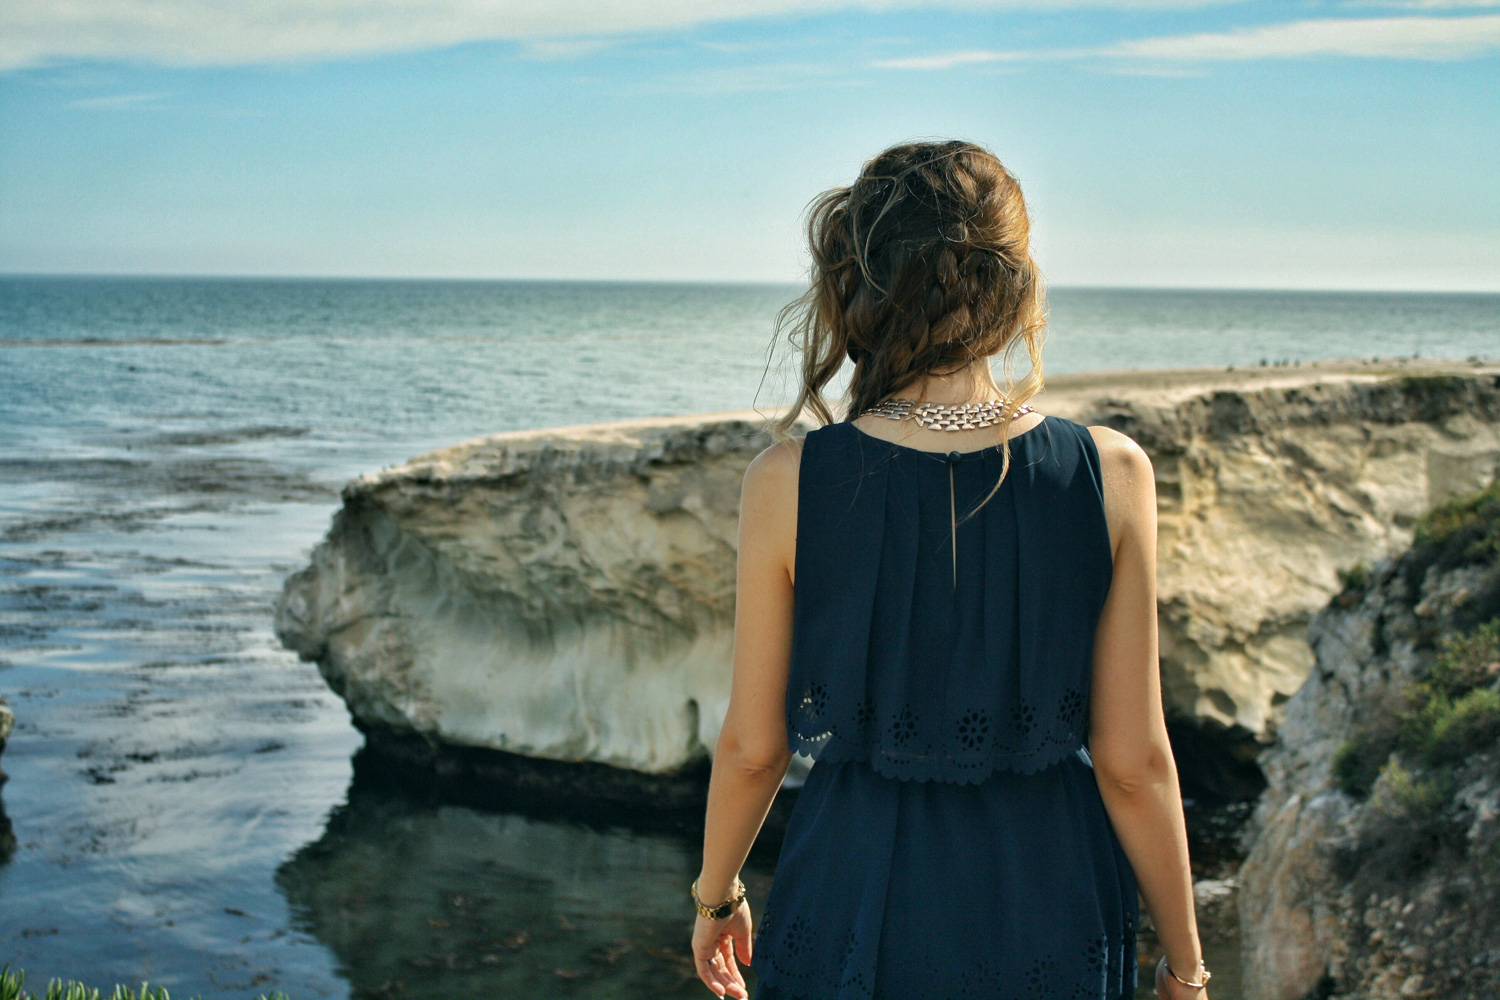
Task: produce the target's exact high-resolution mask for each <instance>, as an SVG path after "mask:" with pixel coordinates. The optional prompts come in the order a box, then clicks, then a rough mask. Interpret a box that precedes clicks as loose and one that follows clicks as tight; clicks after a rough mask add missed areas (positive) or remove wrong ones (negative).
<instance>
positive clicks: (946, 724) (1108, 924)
mask: <svg viewBox="0 0 1500 1000" xmlns="http://www.w3.org/2000/svg"><path fill="white" fill-rule="evenodd" d="M1010 447H1011V465H1010V469H1009V471H1008V472H1007V474H1006V478H1005V481H1004V483H1003V484H1002V485H1001V487H1000V489H999V491H998V492H997V493H996V494H995V495H994V496H993V497H991V498H990V499H989V500H988V502H987V503H985V504H984V505H983V507H981V508H980V509H979V512H978V513H977V514H974V515H973V516H971V517H969V518H968V519H967V520H963V517H964V514H965V513H966V512H967V511H968V510H969V508H970V507H972V506H974V505H975V504H977V503H978V502H979V501H980V500H981V499H983V498H984V496H985V495H986V494H987V493H988V492H989V490H990V488H991V487H992V486H993V485H994V483H995V480H996V479H998V478H999V475H1000V466H1001V450H1000V447H999V446H991V447H989V448H985V449H983V450H979V451H968V452H959V451H954V452H947V453H940V452H930V451H925V450H919V449H915V448H909V447H907V446H904V445H898V444H895V443H893V442H889V441H885V440H883V439H881V438H877V437H874V436H873V435H870V434H867V433H865V432H864V431H862V430H860V429H859V428H857V427H855V426H854V424H852V423H850V422H848V421H843V422H838V423H832V424H828V425H826V426H823V427H819V428H817V429H815V430H812V431H810V432H808V434H807V436H806V438H805V439H804V443H803V448H802V459H801V463H802V464H801V472H800V474H799V490H800V493H799V498H798V505H797V506H798V511H797V550H796V577H795V581H794V582H795V587H794V591H795V610H794V620H793V627H792V658H791V669H790V675H789V679H788V684H787V695H786V713H787V740H788V745H789V747H790V748H791V749H792V750H794V751H798V752H801V753H804V754H808V755H810V756H811V757H812V758H813V759H814V763H813V765H812V767H811V769H810V771H809V772H808V775H807V779H806V781H805V782H804V784H803V786H802V788H801V790H800V792H799V793H798V796H797V801H796V803H795V805H794V807H793V809H792V813H791V815H790V816H789V817H788V821H787V827H786V831H785V833H784V835H783V840H782V845H781V851H780V856H779V859H778V861H777V867H776V872H775V876H774V878H773V880H772V883H771V889H770V891H769V893H768V895H767V898H766V901H765V903H764V905H763V907H762V912H761V914H760V918H759V922H758V925H757V927H756V929H755V939H754V948H753V954H752V964H751V970H752V971H753V972H754V974H755V992H754V997H755V998H756V1000H959V998H969V997H984V998H996V1000H999V998H1005V1000H1009V998H1018V1000H1019V998H1050V1000H1130V998H1132V997H1134V995H1135V989H1136V973H1137V958H1136V921H1137V918H1138V915H1139V914H1138V909H1137V907H1138V902H1139V901H1138V897H1137V890H1136V882H1135V875H1134V872H1133V871H1132V869H1131V866H1130V862H1129V860H1128V858H1127V857H1126V856H1125V853H1124V851H1123V850H1122V848H1121V846H1120V843H1119V841H1118V840H1117V839H1116V837H1115V833H1114V830H1113V827H1112V826H1111V825H1110V822H1109V817H1108V814H1107V813H1106V812H1105V809H1104V803H1103V800H1102V799H1101V797H1100V794H1099V789H1098V786H1097V784H1096V783H1095V779H1094V772H1093V764H1092V761H1091V760H1090V758H1089V755H1088V750H1087V747H1086V739H1087V732H1088V710H1089V678H1090V673H1091V668H1092V651H1093V641H1094V632H1095V628H1096V626H1097V623H1098V619H1099V613H1100V611H1101V609H1102V605H1103V602H1104V598H1105V596H1106V594H1107V593H1108V590H1109V585H1110V580H1111V578H1112V573H1113V565H1112V560H1111V555H1110V544H1109V529H1108V525H1107V522H1106V519H1105V513H1104V500H1103V492H1102V489H1101V485H1100V484H1101V477H1100V465H1099V454H1098V451H1097V449H1096V447H1095V445H1094V441H1093V438H1092V436H1091V435H1090V434H1089V432H1088V429H1087V428H1085V427H1084V426H1082V425H1080V424H1077V423H1074V422H1073V421H1069V420H1065V419H1062V418H1059V417H1054V416H1047V417H1044V418H1043V419H1042V421H1041V423H1039V424H1037V425H1036V426H1034V427H1032V428H1031V429H1030V430H1027V431H1025V432H1022V433H1020V434H1015V435H1013V436H1012V437H1011V440H1010ZM955 522H958V523H957V526H956V529H955V528H954V527H953V525H954V524H955Z"/></svg>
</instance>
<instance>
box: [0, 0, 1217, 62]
mask: <svg viewBox="0 0 1500 1000" xmlns="http://www.w3.org/2000/svg"><path fill="white" fill-rule="evenodd" d="M1227 2H1233V0H713V2H710V0H612V2H607V3H606V2H601V0H540V2H539V0H424V2H420V3H418V2H412V0H5V2H3V3H0V70H7V69H18V68H21V67H26V66H37V65H46V64H50V63H57V62H67V61H72V60H90V59H92V60H123V61H146V62H155V63H165V64H171V65H189V66H204V65H235V64H245V63H265V62H280V61H287V60H318V59H330V58H338V57H347V56H356V55H360V54H365V53H374V52H387V51H400V50H407V51H410V50H416V49H427V48H436V47H441V46H447V45H456V44H459V43H461V42H470V41H481V40H510V41H518V42H523V43H532V45H533V48H531V49H529V50H528V51H529V52H530V53H531V54H533V55H536V56H540V57H543V58H548V57H551V58H556V57H559V56H561V55H565V54H567V55H578V54H585V53H588V52H592V51H595V50H596V49H597V48H598V47H599V46H600V45H602V44H603V41H602V40H603V39H607V38H610V37H614V36H619V35H624V34H631V33H636V32H648V31H663V30H672V29H680V28H687V27H692V26H695V25H700V24H707V23H712V22H726V21H739V20H747V19H751V18H764V17H779V16H792V17H795V16H803V15H806V14H815V13H822V12H826V11H831V10H846V9H867V10H880V11H885V10H895V9H910V8H948V9H965V10H1011V9H1032V10H1036V9H1044V8H1045V9H1051V8H1056V7H1059V6H1066V7H1093V8H1115V9H1181V8H1195V7H1204V6H1210V5H1212V4H1217V3H1227ZM565 39H579V41H577V42H576V43H575V44H574V47H573V48H571V49H565V48H560V47H559V46H560V45H561V44H562V42H561V40H565Z"/></svg>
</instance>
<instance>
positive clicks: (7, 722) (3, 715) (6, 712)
mask: <svg viewBox="0 0 1500 1000" xmlns="http://www.w3.org/2000/svg"><path fill="white" fill-rule="evenodd" d="M15 724H16V716H15V713H14V712H12V711H11V710H10V705H9V704H7V703H6V701H5V699H4V698H0V754H3V753H5V745H6V744H7V743H8V742H10V731H11V729H12V728H13V727H14V726H15ZM3 784H5V769H4V768H3V767H0V785H3Z"/></svg>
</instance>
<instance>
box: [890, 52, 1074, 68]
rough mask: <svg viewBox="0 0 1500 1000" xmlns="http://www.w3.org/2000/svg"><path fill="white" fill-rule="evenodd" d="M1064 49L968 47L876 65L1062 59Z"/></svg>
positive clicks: (941, 65)
mask: <svg viewBox="0 0 1500 1000" xmlns="http://www.w3.org/2000/svg"><path fill="white" fill-rule="evenodd" d="M1065 51H1071V50H1062V49H1037V50H1034V51H1027V50H1026V49H1007V50H1004V51H993V50H990V49H968V50H965V51H962V52H944V53H941V54H939V55H935V56H910V57H906V58H900V59H878V60H876V61H875V63H874V65H876V66H878V67H880V68H881V69H952V68H953V67H955V66H972V65H974V64H975V63H994V62H1011V61H1020V60H1025V59H1060V58H1064V57H1063V55H1062V53H1063V52H1065Z"/></svg>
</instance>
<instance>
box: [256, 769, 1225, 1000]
mask: <svg viewBox="0 0 1500 1000" xmlns="http://www.w3.org/2000/svg"><path fill="white" fill-rule="evenodd" d="M461 796H462V797H461ZM795 802H796V791H795V789H791V788H788V789H783V791H782V792H781V793H780V794H779V795H778V796H777V800H776V805H775V807H774V809H773V814H772V816H771V817H768V822H767V825H766V828H765V829H764V830H763V832H762V834H761V837H760V839H759V841H757V843H756V846H755V850H754V851H752V853H751V857H750V860H749V862H748V863H747V864H746V866H745V869H744V871H743V873H742V877H743V878H744V880H745V884H746V886H747V887H748V888H749V891H750V901H751V905H752V908H753V909H754V911H755V912H756V913H757V914H758V913H759V912H760V907H761V904H762V903H763V901H764V900H765V897H766V893H767V891H768V890H769V889H770V885H771V878H772V875H773V874H774V871H775V864H776V852H777V851H778V850H779V847H780V836H781V834H780V830H781V829H782V827H783V826H784V823H785V818H786V816H787V814H789V812H790V810H791V807H792V806H793V805H794V804H795ZM1243 809H1244V806H1243V805H1238V806H1230V807H1227V808H1226V807H1205V806H1204V805H1202V804H1190V808H1189V813H1190V823H1189V826H1190V829H1191V830H1192V832H1193V840H1194V849H1195V851H1196V852H1197V853H1195V857H1197V858H1201V859H1202V860H1204V861H1205V862H1207V864H1206V866H1205V867H1207V868H1208V869H1210V870H1209V871H1204V872H1199V873H1198V874H1199V875H1200V877H1201V876H1203V875H1208V874H1214V875H1226V874H1229V873H1230V872H1232V870H1233V868H1234V865H1235V859H1234V858H1233V857H1232V855H1230V854H1229V853H1227V852H1226V853H1224V854H1222V855H1221V856H1217V857H1216V856H1215V855H1216V853H1217V851H1216V847H1222V846H1223V845H1225V844H1227V843H1229V831H1230V830H1231V829H1232V828H1233V827H1234V826H1236V825H1238V823H1239V822H1240V821H1242V819H1243V817H1242V815H1240V814H1241V813H1242V812H1243ZM601 813H602V811H601V810H598V809H595V810H593V811H592V812H591V811H590V810H589V809H588V808H587V806H574V807H571V808H568V809H565V810H562V811H560V810H559V808H558V807H556V806H544V805H541V804H536V805H532V806H529V807H528V806H526V805H525V804H524V803H518V802H517V801H516V800H515V799H514V798H513V797H510V798H506V799H504V800H485V799H483V798H477V797H475V793H473V792H470V793H468V794H467V795H466V796H465V795H464V793H462V792H461V791H460V790H458V789H455V788H452V787H449V786H445V785H439V784H438V783H435V782H429V783H427V784H426V785H421V784H414V783H413V782H412V780H411V775H410V774H403V775H397V774H395V773H393V772H392V771H390V770H389V769H388V768H387V766H386V765H385V764H384V763H383V762H382V761H381V760H380V759H379V758H374V757H372V756H371V755H370V754H369V753H368V752H367V751H362V752H361V753H360V754H358V755H357V756H356V757H355V766H354V780H353V782H352V784H351V785H350V788H349V792H348V797H347V802H346V803H345V804H344V805H343V806H341V807H339V808H338V809H337V810H335V811H334V813H333V814H332V815H331V816H330V818H329V821H328V824H327V827H326V829H325V830H324V831H323V834H322V836H321V837H319V838H318V839H317V840H316V841H314V842H313V843H310V844H308V845H307V846H305V847H303V848H302V849H301V850H299V851H298V852H297V853H296V854H295V855H293V856H292V857H291V858H290V859H288V860H287V861H286V862H285V863H284V864H282V865H281V867H280V868H279V869H278V871H277V873H276V884H277V886H278V888H279V889H280V890H281V892H282V893H283V895H285V897H286V899H287V901H288V902H289V903H290V906H291V912H292V925H293V929H295V930H298V931H301V932H303V933H305V934H307V935H309V936H310V937H312V938H313V939H315V940H317V941H319V942H321V943H322V944H323V945H324V946H325V947H327V948H328V949H329V950H330V951H331V952H332V953H333V956H334V959H335V961H336V962H337V963H338V971H339V973H340V974H341V975H343V976H344V977H346V978H347V979H348V981H349V984H350V995H351V996H352V997H355V998H363V997H368V998H381V1000H394V998H402V997H442V998H444V1000H464V998H469V997H486V998H489V997H497V996H498V997H527V998H530V997H547V998H552V997H578V998H593V997H599V998H605V997H608V998H611V1000H622V998H623V1000H630V998H642V1000H644V998H676V997H682V998H688V997H693V998H702V997H704V996H706V995H707V992H706V988H705V987H704V986H703V985H702V984H701V983H700V982H699V981H698V978H697V976H696V975H695V974H694V972H693V965H692V959H691V954H690V952H689V949H688V938H689V935H690V933H691V930H692V922H693V910H692V905H691V903H690V901H689V900H688V896H687V885H688V883H689V882H690V881H691V880H692V878H693V876H694V875H696V874H697V868H698V864H699V860H700V852H701V847H702V830H701V825H700V824H698V823H696V822H695V821H694V818H693V817H690V816H689V817H680V816H679V817H677V818H675V819H674V818H671V817H659V818H658V821H657V822H653V823H645V824H643V823H642V822H641V821H640V817H635V818H633V819H632V820H631V821H630V822H628V823H626V822H621V821H618V820H617V819H614V818H612V817H611V816H607V815H602V814H601ZM1217 827H1222V829H1216V828H1217ZM1201 916H1202V918H1204V919H1202V920H1201V921H1200V922H1201V924H1202V929H1203V931H1204V938H1205V939H1204V945H1205V957H1206V959H1207V961H1208V963H1209V966H1210V967H1211V968H1213V969H1215V985H1216V986H1218V987H1220V989H1219V990H1218V992H1217V993H1216V994H1215V995H1216V996H1217V997H1220V998H1221V1000H1233V998H1234V997H1236V996H1238V995H1239V989H1238V982H1237V980H1238V972H1239V969H1238V965H1239V942H1238V940H1237V938H1238V933H1237V932H1238V928H1237V927H1236V926H1234V923H1235V921H1234V920H1233V916H1232V913H1228V914H1225V915H1224V916H1228V917H1230V920H1229V921H1228V922H1227V923H1226V922H1225V921H1223V920H1220V919H1213V918H1214V917H1215V916H1216V914H1210V913H1204V914H1202V915H1201ZM1140 943H1141V961H1142V974H1141V977H1140V989H1139V992H1138V993H1137V996H1138V997H1142V998H1145V997H1153V996H1154V995H1155V991H1154V990H1153V989H1152V985H1151V984H1152V974H1153V972H1154V965H1155V960H1156V956H1157V955H1158V954H1160V951H1159V948H1158V946H1157V944H1156V942H1155V940H1154V937H1152V936H1151V935H1150V934H1149V932H1148V933H1145V934H1143V936H1142V940H1141V942H1140ZM746 980H747V983H748V984H749V985H750V987H751V995H752V996H754V989H755V977H754V969H753V968H751V969H747V970H746Z"/></svg>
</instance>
